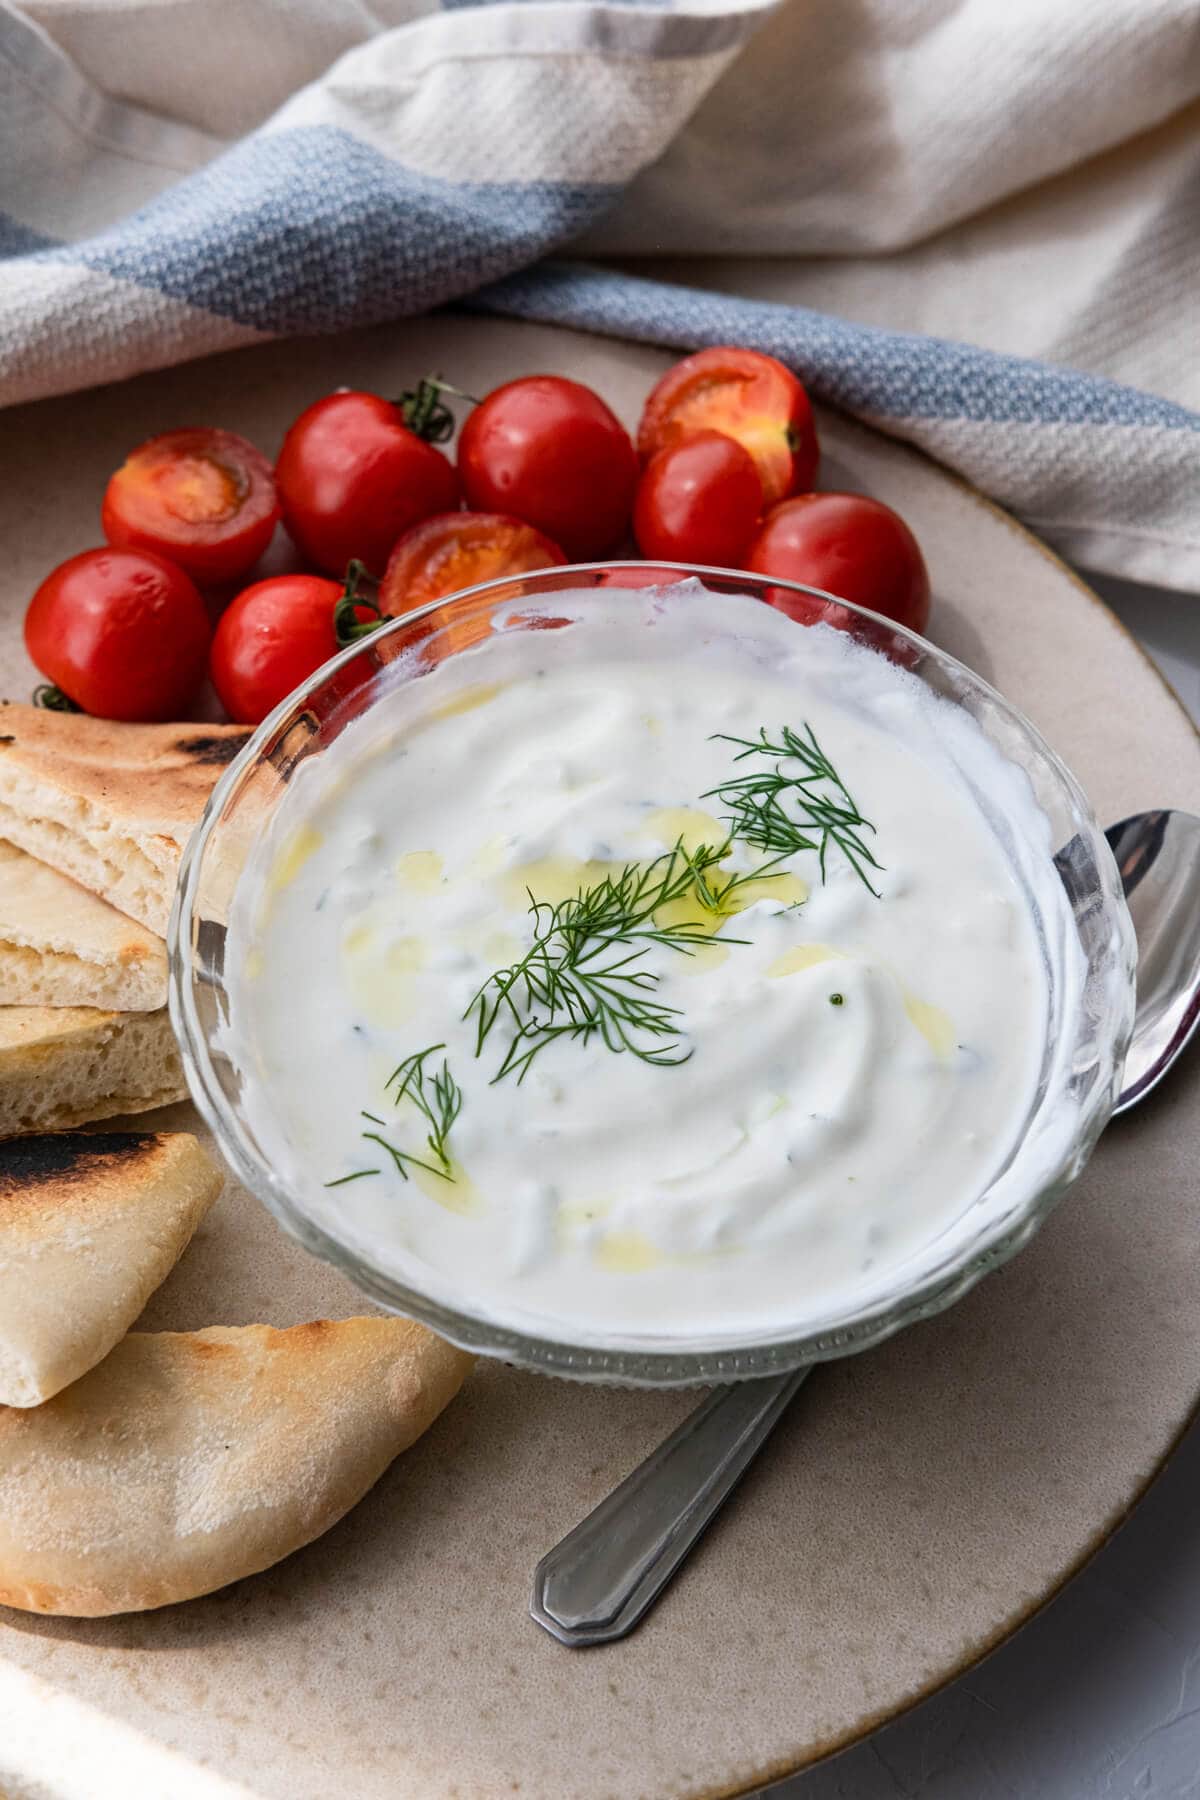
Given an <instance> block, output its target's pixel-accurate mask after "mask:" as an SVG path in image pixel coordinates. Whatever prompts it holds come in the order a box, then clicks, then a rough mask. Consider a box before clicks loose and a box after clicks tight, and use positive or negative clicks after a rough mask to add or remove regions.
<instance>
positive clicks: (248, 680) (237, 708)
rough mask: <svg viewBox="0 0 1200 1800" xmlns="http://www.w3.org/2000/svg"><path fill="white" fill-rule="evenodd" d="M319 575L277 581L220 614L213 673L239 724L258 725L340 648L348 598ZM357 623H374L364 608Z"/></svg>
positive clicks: (259, 585)
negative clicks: (339, 610) (340, 619)
mask: <svg viewBox="0 0 1200 1800" xmlns="http://www.w3.org/2000/svg"><path fill="white" fill-rule="evenodd" d="M345 591H346V590H345V587H344V584H343V583H342V582H340V581H327V580H326V579H325V578H324V577H323V576H321V575H273V576H272V577H271V578H270V580H269V581H256V582H255V583H254V584H253V586H251V587H248V588H244V589H243V590H242V592H241V593H240V594H239V595H238V596H237V598H236V600H234V601H232V602H231V603H230V605H229V606H228V607H226V609H225V611H224V612H223V613H222V615H221V620H220V623H219V624H218V626H217V632H216V636H215V637H214V638H213V645H212V658H211V670H212V679H213V686H214V687H215V688H216V690H217V693H218V695H219V696H220V700H221V705H222V706H223V707H224V708H225V711H226V712H227V713H228V714H229V716H230V718H231V719H234V720H236V722H237V723H238V724H239V725H257V724H258V722H259V720H260V719H265V718H266V716H267V714H268V713H269V712H270V711H271V710H272V708H273V707H276V706H278V704H279V702H280V701H281V700H282V699H284V698H285V697H286V696H287V695H288V694H290V693H291V691H292V689H293V688H296V687H299V686H300V683H301V682H302V681H307V680H308V677H309V676H310V675H312V674H314V673H315V671H316V670H317V669H319V668H320V667H321V664H322V663H325V662H328V661H329V658H330V657H331V656H333V655H335V654H336V652H337V651H338V650H339V649H341V648H342V646H341V645H340V644H339V642H338V639H337V635H336V632H335V629H334V609H335V607H336V606H337V603H338V601H339V600H340V599H341V598H342V595H343V593H344V592H345ZM354 616H355V619H356V620H357V621H358V622H359V623H360V624H367V623H369V621H370V620H371V619H372V618H373V617H374V616H375V615H374V613H373V611H372V609H371V608H369V607H365V606H359V607H356V608H355V613H354Z"/></svg>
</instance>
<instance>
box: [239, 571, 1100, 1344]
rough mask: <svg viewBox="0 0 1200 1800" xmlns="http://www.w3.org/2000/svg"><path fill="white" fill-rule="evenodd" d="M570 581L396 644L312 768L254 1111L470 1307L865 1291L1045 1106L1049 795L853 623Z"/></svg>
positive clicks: (271, 876)
mask: <svg viewBox="0 0 1200 1800" xmlns="http://www.w3.org/2000/svg"><path fill="white" fill-rule="evenodd" d="M542 610H543V611H544V612H545V614H546V615H547V620H548V621H549V619H550V618H553V619H554V620H556V621H558V620H564V619H565V620H568V621H569V620H571V619H573V618H574V617H575V616H576V614H577V613H578V614H579V615H580V616H582V614H583V612H584V611H586V629H578V630H577V629H573V628H572V627H571V626H570V625H568V626H567V628H565V629H556V630H536V631H534V630H528V629H509V630H503V629H501V630H497V631H495V632H494V633H493V635H492V636H490V637H489V638H487V639H486V640H485V641H484V642H483V643H480V644H478V645H476V646H475V647H473V648H471V649H469V650H465V651H463V652H460V653H458V654H456V655H454V656H453V657H452V658H450V659H449V660H448V661H445V662H443V663H442V664H440V665H439V666H436V667H435V668H433V669H432V670H430V671H428V672H425V673H422V674H421V675H420V678H419V679H411V678H408V677H410V676H411V674H412V673H413V671H412V670H411V669H407V668H405V667H404V666H403V665H397V666H396V678H395V679H394V680H393V679H392V678H391V675H390V673H389V674H388V675H385V677H384V678H383V680H384V684H385V685H384V689H383V691H382V692H381V694H380V695H379V697H378V698H377V699H376V700H375V701H374V703H373V704H372V705H371V707H370V708H369V710H368V711H367V712H366V713H365V714H363V716H361V717H360V718H359V719H357V720H356V721H355V722H354V723H352V724H351V725H350V726H349V727H348V728H347V729H345V730H344V731H343V732H342V733H341V735H340V736H339V737H337V738H336V740H335V741H334V742H333V743H332V744H331V745H330V746H329V748H328V749H326V750H325V751H323V753H322V754H320V755H319V756H315V757H311V758H309V759H307V760H306V761H305V762H304V763H302V765H301V766H300V769H299V771H298V773H297V774H296V776H295V778H294V779H293V780H292V782H291V784H290V786H289V788H288V791H287V792H286V794H285V795H284V796H283V798H282V800H281V801H280V803H279V805H278V807H277V809H276V812H275V815H274V817H273V819H272V822H271V826H270V829H269V831H268V832H267V833H266V834H265V836H264V838H263V840H262V842H261V843H260V844H259V845H258V846H257V848H256V849H255V851H254V853H253V855H252V857H251V859H250V861H249V862H248V864H247V866H246V868H245V870H244V872H243V875H242V877H241V880H240V882H239V886H238V890H237V896H236V901H235V907H234V912H233V916H232V918H231V921H230V929H229V939H228V945H227V957H226V969H227V984H228V989H229V1003H230V1011H229V1020H228V1026H227V1029H226V1032H225V1040H226V1041H225V1048H226V1050H227V1053H228V1054H229V1055H230V1057H231V1058H232V1060H233V1061H234V1063H235V1064H236V1065H237V1067H238V1069H239V1071H240V1074H241V1077H242V1083H243V1109H244V1112H245V1115H246V1118H247V1120H248V1122H249V1124H250V1126H251V1128H252V1130H253V1132H254V1134H255V1136H256V1137H257V1138H258V1140H259V1143H260V1145H261V1146H262V1148H263V1150H264V1152H265V1154H266V1155H267V1156H268V1157H269V1158H270V1159H271V1161H272V1163H273V1166H274V1167H275V1169H276V1171H277V1173H278V1174H279V1175H280V1177H281V1178H282V1179H283V1181H284V1182H285V1183H286V1184H287V1186H288V1189H289V1191H290V1192H291V1193H292V1194H293V1195H294V1196H296V1198H297V1199H298V1201H299V1203H300V1204H301V1206H302V1207H303V1209H304V1211H305V1212H306V1213H307V1214H308V1215H309V1216H310V1217H311V1218H312V1219H313V1220H314V1221H315V1222H316V1223H317V1224H318V1225H321V1226H323V1227H325V1228H327V1229H330V1230H332V1231H334V1233H335V1235H336V1236H337V1237H338V1238H339V1239H340V1240H341V1241H343V1242H345V1243H348V1244H349V1245H350V1246H351V1247H352V1248H355V1249H356V1250H357V1251H358V1253H359V1254H360V1255H361V1256H363V1257H364V1258H365V1259H366V1260H368V1261H369V1262H370V1263H371V1265H372V1266H374V1267H376V1268H379V1269H382V1270H383V1271H385V1272H386V1273H388V1274H389V1275H391V1276H393V1277H394V1278H396V1279H398V1280H400V1281H402V1282H404V1283H405V1284H406V1285H408V1286H409V1287H413V1288H416V1289H418V1290H419V1291H421V1292H422V1293H425V1294H427V1295H429V1296H431V1297H432V1298H434V1299H435V1300H439V1301H441V1302H443V1303H445V1304H448V1305H450V1306H453V1307H454V1308H456V1309H457V1310H459V1311H461V1312H465V1313H467V1314H469V1315H471V1316H473V1317H476V1318H484V1319H487V1320H489V1321H491V1322H492V1323H499V1324H504V1325H509V1326H511V1327H512V1328H513V1329H516V1330H521V1331H524V1332H527V1333H532V1334H533V1335H537V1336H542V1337H560V1338H566V1339H568V1340H569V1341H572V1342H579V1343H585V1344H597V1345H603V1344H605V1343H608V1342H615V1341H629V1340H637V1341H639V1342H654V1341H663V1342H667V1341H669V1342H671V1343H681V1342H699V1341H704V1342H720V1343H724V1342H728V1343H736V1342H738V1341H740V1340H743V1339H750V1338H753V1339H763V1338H769V1337H771V1336H773V1335H779V1336H782V1335H785V1334H786V1333H787V1331H788V1330H789V1328H790V1327H793V1326H794V1325H795V1324H796V1322H797V1320H800V1319H803V1320H805V1321H811V1320H812V1319H813V1318H814V1317H818V1316H819V1317H828V1318H837V1317H839V1316H844V1315H845V1314H846V1313H847V1312H848V1311H849V1310H852V1309H854V1308H855V1307H857V1306H860V1305H861V1304H863V1302H864V1301H865V1300H867V1299H869V1298H870V1296H871V1295H873V1294H875V1293H885V1292H887V1291H889V1290H890V1289H891V1288H893V1287H894V1286H895V1284H896V1281H897V1279H898V1277H899V1276H901V1275H902V1271H903V1269H904V1268H905V1266H907V1265H915V1264H917V1263H920V1262H921V1261H922V1259H924V1261H925V1263H926V1264H928V1261H929V1255H930V1247H931V1246H935V1245H936V1244H938V1243H939V1242H940V1241H942V1240H943V1239H945V1240H947V1241H948V1240H949V1238H950V1237H951V1236H952V1235H953V1233H954V1231H955V1230H956V1229H959V1228H961V1227H962V1223H963V1220H964V1218H966V1217H967V1216H968V1215H969V1214H970V1213H971V1211H972V1209H973V1208H976V1207H977V1206H978V1205H979V1204H980V1200H981V1196H983V1195H985V1193H986V1192H987V1191H988V1190H989V1188H990V1187H991V1185H992V1184H993V1183H994V1181H995V1179H996V1177H997V1176H998V1175H1000V1174H1001V1172H1002V1171H1003V1170H1004V1169H1005V1167H1006V1165H1007V1163H1008V1162H1009V1160H1010V1158H1011V1157H1012V1155H1013V1152H1014V1149H1015V1147H1016V1146H1017V1144H1018V1143H1019V1141H1020V1140H1021V1138H1022V1135H1023V1131H1024V1128H1025V1126H1026V1123H1027V1121H1028V1119H1029V1116H1030V1113H1031V1110H1032V1108H1033V1104H1034V1100H1035V1096H1036V1093H1037V1089H1038V1083H1039V1077H1040V1076H1041V1074H1042V1071H1043V1063H1044V1061H1045V1058H1046V1054H1047V1049H1046V1046H1047V1034H1048V1019H1049V1010H1048V1008H1049V992H1050V989H1049V983H1050V981H1051V980H1057V981H1058V982H1060V983H1062V982H1063V981H1070V980H1072V979H1074V978H1075V974H1076V973H1077V971H1075V970H1074V966H1073V964H1071V960H1070V959H1071V958H1072V957H1073V956H1074V957H1076V958H1078V957H1079V952H1078V948H1077V945H1076V944H1075V941H1074V936H1073V933H1072V932H1071V930H1070V913H1069V907H1068V904H1067V900H1066V896H1065V894H1064V891H1063V888H1062V885H1061V883H1060V882H1059V880H1058V879H1057V877H1056V875H1055V872H1054V867H1053V863H1052V860H1051V848H1052V847H1051V845H1050V844H1049V842H1048V826H1047V822H1046V819H1045V817H1044V815H1043V814H1042V813H1041V811H1040V809H1039V808H1038V806H1037V805H1036V803H1035V800H1034V797H1033V793H1032V790H1031V788H1030V786H1029V783H1028V781H1027V778H1026V777H1025V776H1024V774H1023V773H1022V772H1021V771H1020V770H1018V769H1017V768H1015V767H1014V766H1013V765H1012V764H1010V763H1008V762H1007V761H1006V760H1005V759H1004V758H1003V757H1002V756H1001V755H1000V753H999V752H998V751H997V750H996V749H994V748H993V746H992V745H991V744H990V743H989V742H988V741H987V739H986V738H985V737H984V735H983V733H982V732H981V731H980V729H979V728H978V726H976V725H975V723H974V721H973V720H971V719H970V718H969V717H968V716H967V715H966V714H965V713H962V712H960V711H959V710H957V709H955V708H954V707H952V706H950V705H949V704H947V703H945V702H943V701H940V700H938V699H937V698H936V697H934V696H933V695H932V694H930V693H929V691H928V690H927V689H926V688H925V687H924V685H923V684H922V683H920V682H919V681H918V680H917V679H916V678H915V677H913V676H911V675H909V674H908V673H906V672H905V671H903V670H901V669H899V668H897V667H896V666H894V665H893V664H892V663H890V662H889V661H888V660H886V659H885V658H884V657H882V656H880V655H877V654H876V653H874V652H872V651H870V650H867V649H865V648H863V647H861V646H859V645H857V644H855V643H854V642H853V641H852V640H851V639H850V638H849V637H848V636H847V635H846V634H844V633H841V632H837V631H834V630H831V629H829V628H828V627H824V626H820V627H816V628H810V629H802V628H799V627H797V626H796V625H795V624H794V623H792V622H791V621H789V620H787V619H786V618H784V617H783V616H781V615H780V614H778V613H776V612H774V611H772V610H771V609H770V608H768V607H765V606H763V605H762V604H761V603H759V602H756V601H753V600H750V599H748V598H744V597H730V596H727V595H716V594H712V593H709V592H708V591H706V590H705V589H703V588H702V587H701V586H699V584H697V583H686V584H681V585H679V586H677V587H673V588H669V589H665V590H646V589H642V590H638V591H636V592H624V591H618V590H608V591H603V590H594V589H593V590H589V591H588V592H587V593H586V594H581V595H579V596H577V597H575V599H574V600H573V598H572V596H571V595H569V594H555V595H554V596H553V597H552V600H551V601H549V602H547V603H546V604H545V606H544V608H542ZM536 611H538V607H537V606H536V605H535V604H534V603H532V602H531V603H530V605H529V606H528V607H526V608H525V612H524V616H525V618H526V619H528V617H529V615H530V614H531V613H535V612H536ZM785 733H791V734H792V735H791V736H790V737H786V736H785V735H784V734H785ZM739 784H740V785H739ZM871 859H874V860H871ZM822 865H823V866H822ZM1056 961H1057V964H1058V966H1057V967H1056V966H1055V965H1056ZM1002 1186H1003V1184H1002V1183H1001V1187H1002Z"/></svg>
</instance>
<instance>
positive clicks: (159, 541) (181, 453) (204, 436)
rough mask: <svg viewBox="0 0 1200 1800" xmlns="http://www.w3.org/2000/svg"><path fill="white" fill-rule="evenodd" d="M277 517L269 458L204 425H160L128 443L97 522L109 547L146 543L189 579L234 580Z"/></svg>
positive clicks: (141, 546) (269, 533) (230, 433)
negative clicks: (172, 427)
mask: <svg viewBox="0 0 1200 1800" xmlns="http://www.w3.org/2000/svg"><path fill="white" fill-rule="evenodd" d="M278 521H279V502H278V500H277V499H276V497H275V478H274V475H273V474H272V472H271V465H270V463H269V462H268V461H267V459H266V457H265V456H264V455H263V454H262V452H261V451H259V450H256V449H255V448H254V445H253V444H249V443H247V442H246V439H245V438H243V437H238V435H237V433H236V432H233V431H218V430H217V429H216V428H215V427H213V426H210V425H196V426H190V427H188V428H187V429H186V430H183V431H164V432H163V433H162V435H161V436H160V437H152V438H148V439H147V440H146V442H145V443H144V444H139V445H138V447H137V449H136V450H131V451H130V452H129V455H128V456H127V457H126V458H125V461H124V462H123V463H122V465H121V467H120V468H119V469H118V470H117V472H116V474H115V475H114V476H112V477H111V479H110V481H109V484H108V486H107V488H105V490H104V502H103V504H102V506H101V508H100V523H101V525H102V526H103V529H104V535H105V537H106V538H107V539H108V541H109V543H110V544H112V545H114V546H115V547H116V548H117V549H125V550H152V551H154V552H155V554H156V555H158V556H166V557H169V558H170V560H171V561H172V562H174V563H176V564H178V566H179V567H180V568H181V569H183V570H184V572H185V573H186V574H188V575H190V576H191V577H192V578H193V580H195V581H234V580H236V579H237V577H238V576H239V575H244V574H245V573H246V570H247V569H249V568H252V567H253V566H254V564H255V563H256V562H257V561H258V559H259V557H260V556H261V555H262V553H263V551H264V550H265V549H266V547H267V545H268V544H269V543H270V541H271V538H272V535H273V534H274V531H275V526H276V525H277V523H278Z"/></svg>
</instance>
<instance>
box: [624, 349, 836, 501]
mask: <svg viewBox="0 0 1200 1800" xmlns="http://www.w3.org/2000/svg"><path fill="white" fill-rule="evenodd" d="M698 431H721V432H724V434H725V436H726V437H731V438H736V439H737V441H738V443H739V444H741V445H742V447H743V449H745V450H748V451H749V452H750V455H751V456H752V457H753V458H754V461H755V464H756V465H757V468H758V473H759V477H760V479H761V481H762V486H763V496H764V504H765V505H767V506H773V505H774V504H775V502H776V501H777V500H782V499H783V498H784V496H785V495H787V494H796V493H802V492H803V491H804V490H805V489H807V488H810V487H812V485H813V483H814V482H815V481H816V479H817V465H818V463H819V461H820V451H819V449H818V446H817V428H816V426H815V425H814V423H813V416H812V407H811V406H810V405H809V400H808V395H807V394H806V393H805V391H804V388H803V387H802V386H801V384H800V382H799V381H798V380H797V379H796V377H795V376H794V375H793V374H792V372H791V370H790V369H787V368H785V367H784V365H783V364H782V363H781V362H776V360H775V358H774V357H773V356H766V355H764V353H763V352H762V351H761V350H739V349H737V348H736V347H735V346H734V345H732V344H723V345H720V346H718V347H715V348H714V349H711V350H698V351H697V352H696V354H695V355H694V356H685V357H684V359H683V361H682V362H677V363H676V364H675V366H674V367H673V368H670V369H668V370H667V372H666V374H665V375H664V376H663V377H662V379H661V380H660V381H659V382H657V383H656V385H655V386H654V387H653V388H652V389H651V391H650V397H649V399H648V400H647V401H646V405H645V407H644V409H643V411H642V421H641V424H640V425H639V426H638V454H639V455H640V457H641V459H642V461H643V462H649V461H650V459H651V457H653V456H657V454H658V452H659V451H660V450H665V449H667V448H668V446H669V445H671V444H679V443H682V442H683V440H684V439H685V438H689V437H695V435H696V433H697V432H698Z"/></svg>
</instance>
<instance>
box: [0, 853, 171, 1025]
mask: <svg viewBox="0 0 1200 1800" xmlns="http://www.w3.org/2000/svg"><path fill="white" fill-rule="evenodd" d="M166 1004H167V947H166V945H165V944H164V943H163V941H162V939H161V938H160V937H156V936H155V935H154V933H153V932H152V931H147V930H146V927H145V926H144V925H138V924H137V923H136V922H135V921H134V920H133V919H128V918H126V916H125V914H124V913H120V912H118V911H117V909H116V907H115V906H110V905H109V904H108V902H107V901H106V900H101V899H100V898H99V896H98V895H96V894H92V893H89V892H88V890H87V888H83V887H80V886H79V883H78V882H76V881H71V880H70V879H69V878H68V877H67V876H66V875H60V874H59V873H58V871H57V869H52V868H50V867H49V865H48V864H47V863H42V862H38V861H36V860H35V858H34V857H32V856H27V855H26V854H25V852H24V850H18V849H17V848H16V847H15V845H13V844H5V843H3V842H0V1006H96V1007H100V1008H101V1009H105V1010H108V1011H111V1012H154V1011H156V1010H157V1008H158V1007H160V1006H165V1005H166Z"/></svg>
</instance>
